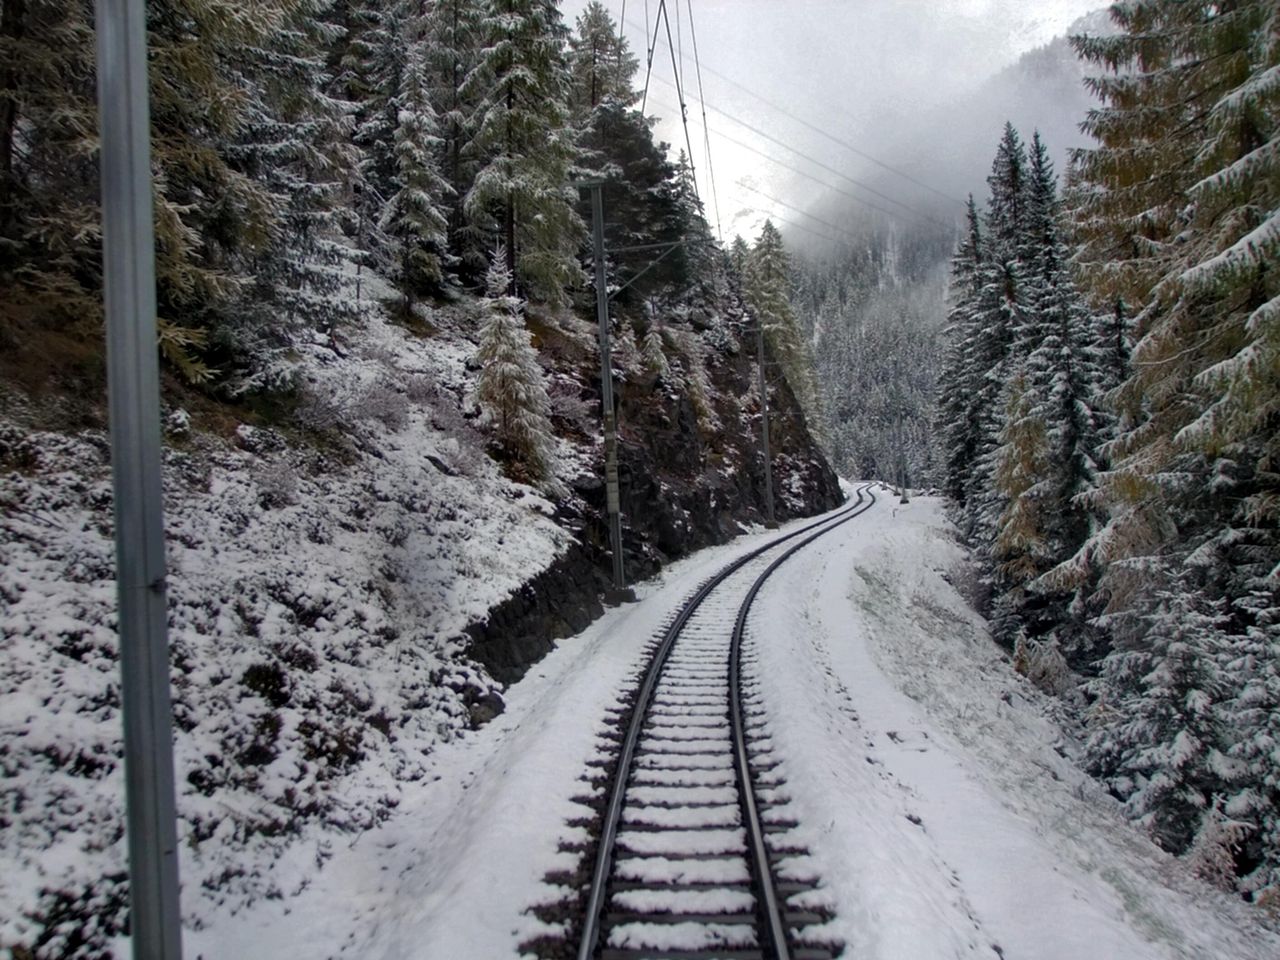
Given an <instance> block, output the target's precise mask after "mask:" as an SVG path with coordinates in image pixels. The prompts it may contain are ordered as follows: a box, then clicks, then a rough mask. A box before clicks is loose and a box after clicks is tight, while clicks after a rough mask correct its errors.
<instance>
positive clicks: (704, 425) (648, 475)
mask: <svg viewBox="0 0 1280 960" xmlns="http://www.w3.org/2000/svg"><path fill="white" fill-rule="evenodd" d="M725 307H726V308H725V310H724V312H723V313H718V314H714V315H712V316H710V317H707V316H703V317H700V318H685V319H678V320H676V319H673V320H669V321H668V322H667V325H666V326H665V327H663V329H662V334H661V336H662V339H663V342H664V345H665V346H666V347H668V348H669V351H670V353H671V357H670V360H669V362H670V363H671V366H672V370H671V371H670V373H662V374H660V373H658V372H655V371H654V370H653V369H652V368H651V367H646V365H645V364H644V362H643V358H640V357H638V356H633V355H631V352H630V351H629V350H628V343H629V342H630V339H631V336H634V331H630V332H629V331H628V323H629V321H627V320H625V319H623V320H621V321H617V322H615V329H616V331H617V332H616V334H615V335H619V334H620V336H619V341H620V342H619V349H618V350H616V351H615V364H614V377H615V384H616V386H615V391H616V402H617V408H618V429H619V453H618V460H619V475H620V480H621V498H622V515H623V550H624V566H625V570H626V575H627V579H628V581H629V582H635V581H637V580H642V579H645V578H647V577H650V576H652V575H654V574H655V573H657V572H658V571H659V570H660V569H661V567H662V566H663V565H664V564H666V563H668V562H669V561H671V560H674V559H678V558H680V557H683V556H686V555H687V554H689V553H690V552H692V551H694V550H697V549H699V548H701V547H705V546H709V545H712V544H718V543H724V542H725V541H727V540H728V539H730V538H731V537H733V536H735V535H736V534H738V533H740V532H742V530H743V529H745V527H746V526H747V525H750V524H758V523H763V522H764V519H765V516H766V508H765V502H764V497H765V482H764V465H763V460H762V458H761V452H760V418H761V405H760V397H759V391H758V388H757V375H758V367H757V365H756V357H755V351H754V339H753V337H754V330H753V328H751V326H750V320H749V318H748V317H747V316H746V315H745V314H744V313H743V312H742V311H741V310H740V309H739V308H738V307H737V305H736V304H734V303H732V302H729V303H727V304H726V305H725ZM655 322H658V323H661V322H662V321H660V320H659V321H655ZM540 333H541V337H540V340H541V345H542V347H543V350H544V353H545V354H549V355H551V356H554V357H556V358H558V363H559V366H558V368H557V371H556V377H557V380H558V388H557V392H558V393H559V395H561V396H563V395H564V392H565V390H566V389H569V390H570V391H573V392H574V396H576V398H577V399H578V400H579V401H580V402H581V403H582V404H584V405H585V406H586V408H587V410H588V411H589V412H588V413H587V414H586V415H585V416H584V417H582V418H581V419H580V421H579V426H580V427H584V428H585V431H586V433H585V436H584V437H583V439H584V440H586V441H587V445H588V447H589V451H590V452H589V454H588V456H587V458H586V460H585V462H584V464H583V465H584V469H583V471H582V472H581V473H580V474H579V475H578V476H577V477H576V478H575V479H574V481H573V483H572V489H571V495H570V497H568V498H567V499H566V501H565V502H563V503H562V504H561V506H560V510H559V514H558V517H559V519H560V520H561V521H562V522H563V523H564V524H566V525H567V526H568V527H569V528H570V529H571V530H573V531H574V540H573V543H572V544H571V545H570V546H569V547H568V549H567V550H565V551H564V552H563V553H562V554H561V555H560V556H559V558H558V559H557V560H556V561H555V563H553V564H552V565H551V566H550V567H549V568H548V569H546V570H545V571H543V572H541V573H540V574H538V575H537V576H536V577H534V578H533V579H532V580H530V581H529V582H528V583H526V584H525V585H524V586H523V587H522V588H521V589H520V590H518V591H517V592H516V593H514V594H513V595H512V596H511V597H509V598H508V599H507V600H505V601H504V602H502V603H500V604H499V605H498V606H496V607H495V608H494V609H493V610H491V611H490V613H489V615H488V617H487V618H485V619H484V620H483V621H480V622H477V623H474V624H472V625H471V626H470V627H469V629H468V633H469V634H470V636H471V639H472V642H471V645H470V647H469V648H468V652H469V654H470V655H471V656H472V657H474V658H475V659H476V660H477V661H478V662H479V663H481V664H482V665H483V666H484V667H485V668H486V669H487V670H488V671H489V673H490V674H491V675H492V676H493V677H494V678H495V679H498V680H501V681H503V682H511V681H514V680H516V679H518V678H519V677H520V676H522V675H523V674H524V671H525V670H526V669H528V667H529V666H530V665H531V664H532V663H534V662H536V661H537V660H538V659H539V658H541V657H542V656H544V655H545V654H546V653H547V652H548V651H549V650H550V649H551V647H552V645H553V643H554V641H555V639H557V638H559V637H563V636H569V635H572V634H573V633H576V632H578V631H580V630H582V629H583V628H584V627H585V626H586V625H587V624H588V623H590V622H591V620H592V619H594V618H595V617H596V616H599V614H600V613H601V612H602V610H603V608H602V606H601V603H600V597H601V595H602V593H603V592H604V591H605V590H606V589H607V587H608V586H609V584H610V582H611V581H610V569H611V567H610V563H611V560H610V553H609V535H608V527H607V524H606V517H605V513H604V511H605V491H604V481H603V473H604V471H603V453H602V450H603V448H602V445H601V444H600V443H599V440H598V437H597V436H596V435H595V434H596V433H597V432H598V427H592V426H590V425H589V421H590V420H591V419H594V420H595V421H597V422H598V420H599V404H600V392H599V384H598V378H599V371H598V367H597V366H596V364H597V363H598V359H597V358H598V353H597V351H596V350H595V349H594V345H593V344H592V343H591V342H590V340H589V339H588V335H589V334H590V330H589V329H588V328H587V327H585V326H584V327H580V328H578V329H577V331H576V333H577V334H578V336H576V337H566V336H565V335H564V332H563V330H552V329H548V328H547V327H546V326H543V327H541V328H540ZM695 364H697V366H698V367H700V368H701V369H702V370H704V371H705V379H702V380H701V382H700V383H693V381H694V378H695V377H697V376H698V371H697V370H695V369H693V368H694V365H695ZM771 368H772V369H771ZM775 369H776V368H773V365H772V363H771V362H770V360H769V359H768V358H767V359H766V370H769V371H770V372H769V377H768V379H769V381H770V382H769V407H770V431H769V432H770V445H771V451H772V454H773V457H772V460H773V487H774V498H775V514H776V516H777V519H778V520H780V521H784V520H788V519H792V518H794V517H802V516H810V515H813V514H816V513H821V512H823V511H825V510H830V509H833V508H834V507H836V506H838V505H839V503H840V502H841V500H842V494H841V492H840V486H839V481H838V479H837V478H836V475H835V473H834V472H833V471H832V469H831V467H830V466H829V465H828V463H827V461H826V459H825V457H824V455H823V453H822V451H821V450H820V449H819V447H818V445H817V443H816V442H815V441H814V439H813V437H812V436H811V434H810V433H809V430H808V426H807V424H806V423H805V420H804V415H803V413H802V411H801V409H800V406H799V404H798V403H797V402H796V399H795V397H794V395H793V394H792V392H791V390H790V388H789V387H788V386H787V383H786V381H785V380H783V379H782V378H781V376H780V375H778V374H777V373H776V372H774V370H775ZM691 384H693V385H692V388H691ZM580 412H581V411H580ZM562 419H563V418H562ZM560 425H561V427H562V428H566V431H567V432H570V433H572V425H570V424H568V423H564V422H562V423H561V424H560Z"/></svg>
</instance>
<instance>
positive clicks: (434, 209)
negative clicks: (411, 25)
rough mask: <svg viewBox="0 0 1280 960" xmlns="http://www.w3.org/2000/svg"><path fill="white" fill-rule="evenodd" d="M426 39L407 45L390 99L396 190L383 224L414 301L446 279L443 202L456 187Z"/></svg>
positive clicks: (397, 274)
mask: <svg viewBox="0 0 1280 960" xmlns="http://www.w3.org/2000/svg"><path fill="white" fill-rule="evenodd" d="M426 66H427V65H426V43H425V42H424V41H414V42H412V43H411V44H410V45H409V47H408V51H407V59H406V62H405V66H404V71H403V73H402V75H401V78H400V91H399V94H398V95H397V97H396V98H395V99H394V100H393V101H392V107H393V109H394V111H395V113H396V131H395V148H394V153H395V160H396V170H395V175H394V178H393V180H392V185H393V186H394V187H395V188H396V190H395V192H394V193H393V194H392V195H391V196H390V197H389V198H388V201H387V205H386V207H385V209H384V211H383V214H382V218H381V220H380V221H379V224H378V226H379V229H381V230H382V232H383V233H384V234H386V235H387V237H388V238H390V240H391V243H392V252H393V263H394V271H393V274H392V275H393V277H394V278H395V279H396V280H397V281H398V283H399V286H400V288H401V290H402V291H403V292H404V295H405V297H406V300H407V302H408V304H409V305H410V307H412V304H413V300H414V298H415V296H416V295H418V294H421V293H423V292H426V291H427V290H429V289H431V288H432V287H434V286H438V285H439V284H440V283H441V281H442V280H443V279H444V270H443V267H444V261H445V259H446V258H447V246H448V219H447V214H446V212H445V207H444V203H445V201H446V200H447V199H448V197H449V196H450V195H451V194H452V193H453V188H452V187H450V186H449V184H448V182H447V181H446V180H445V179H444V177H443V176H442V175H441V173H440V170H439V159H438V149H439V147H440V144H441V143H442V141H441V139H440V137H438V136H437V135H436V132H437V128H438V122H437V118H436V113H435V110H434V109H433V108H432V105H431V103H430V101H429V100H428V90H427V70H426Z"/></svg>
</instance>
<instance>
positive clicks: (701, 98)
mask: <svg viewBox="0 0 1280 960" xmlns="http://www.w3.org/2000/svg"><path fill="white" fill-rule="evenodd" d="M678 2H679V0H677V3H678ZM686 2H687V3H688V6H689V37H690V39H692V41H693V66H694V71H695V74H696V75H697V78H698V103H699V105H700V106H701V107H702V139H703V144H704V146H705V148H706V157H707V179H708V180H710V181H711V200H712V203H713V204H715V213H716V236H717V237H719V238H720V242H721V243H723V242H724V231H723V230H722V229H721V226H720V195H719V193H718V192H717V191H716V172H715V168H714V167H713V166H712V165H711V130H710V129H709V128H708V127H707V97H706V94H705V93H704V92H703V90H702V60H701V58H700V57H699V56H698V31H697V28H696V27H694V24H693V0H686ZM623 5H624V7H625V5H626V0H623ZM623 13H624V14H625V13H626V10H625V9H624V10H623ZM619 29H621V27H619Z"/></svg>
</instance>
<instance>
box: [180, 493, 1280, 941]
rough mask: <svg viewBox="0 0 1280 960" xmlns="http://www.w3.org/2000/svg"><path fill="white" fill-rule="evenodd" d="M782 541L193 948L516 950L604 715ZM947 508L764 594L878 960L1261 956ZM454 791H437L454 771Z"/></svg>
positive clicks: (808, 568)
mask: <svg viewBox="0 0 1280 960" xmlns="http://www.w3.org/2000/svg"><path fill="white" fill-rule="evenodd" d="M763 536H767V535H764V534H758V535H755V536H753V537H748V538H744V539H743V541H741V542H739V543H735V544H733V545H730V546H727V547H721V548H714V549H710V550H706V551H703V552H701V553H699V554H697V555H696V556H694V557H691V558H689V559H687V560H685V561H681V562H680V563H679V564H676V565H675V566H673V567H672V568H669V569H668V571H667V572H666V573H664V574H663V576H662V577H661V578H660V579H658V580H656V581H654V582H652V583H650V584H647V585H644V586H642V588H641V591H640V593H641V598H642V599H641V602H640V603H639V604H636V605H631V606H627V607H625V608H622V609H619V610H615V611H612V612H611V613H609V614H607V615H606V616H605V618H603V619H602V620H600V621H599V622H598V623H597V624H595V625H594V626H592V627H591V628H590V629H589V630H587V631H586V632H585V633H583V634H582V635H580V636H578V637H574V638H571V639H569V640H566V641H565V642H564V643H562V644H561V645H560V647H559V648H558V649H557V650H556V651H555V652H554V653H552V654H551V655H550V656H549V657H547V658H546V659H545V660H544V661H543V662H542V663H541V664H539V666H538V667H537V668H535V670H534V671H533V672H532V673H531V674H530V675H529V676H527V677H526V678H525V679H524V680H522V681H521V682H520V683H518V684H516V685H514V686H513V687H512V688H511V689H510V690H509V691H508V710H507V712H506V713H505V714H504V715H503V716H502V717H501V718H499V720H497V721H496V722H495V723H493V724H491V725H489V726H488V727H487V728H485V729H484V730H482V731H480V732H479V733H478V734H477V735H476V736H474V737H469V738H467V739H465V740H460V741H456V742H453V743H450V744H447V745H443V746H442V747H441V748H440V749H439V750H438V751H437V752H436V753H435V755H434V757H433V759H432V763H433V768H432V769H433V771H434V772H433V774H432V775H431V777H429V778H428V779H426V780H424V781H423V782H421V783H420V784H417V785H415V786H414V787H413V788H412V789H411V791H410V793H411V796H408V797H407V798H406V802H405V803H404V805H403V806H402V808H401V809H400V810H398V811H396V812H395V813H394V814H393V815H392V816H391V817H390V818H389V819H388V821H387V822H386V823H384V824H383V825H381V826H379V827H376V828H374V829H372V830H370V831H369V832H368V833H366V834H364V835H363V836H361V837H360V839H359V840H358V841H357V842H355V843H352V844H349V845H344V846H343V848H342V849H338V850H335V851H334V858H333V860H332V861H331V862H330V863H329V865H328V866H327V868H326V870H324V871H323V872H321V873H320V874H319V875H318V876H317V877H316V878H315V883H314V885H312V886H311V887H310V888H309V889H307V890H305V891H303V892H302V893H301V894H300V895H298V896H297V897H293V898H290V899H289V900H287V901H283V902H281V901H263V902H260V903H258V904H256V905H255V906H254V907H253V908H252V909H250V910H248V911H246V912H244V913H242V914H241V915H240V916H239V917H237V918H235V919H234V920H231V919H230V918H227V919H225V920H219V921H217V922H215V923H213V924H211V925H210V926H209V927H208V928H207V929H205V930H203V931H199V932H196V933H194V934H193V935H192V936H191V938H190V942H191V945H192V947H193V948H194V950H196V951H198V952H199V953H200V954H201V955H202V956H204V957H205V958H206V960H218V958H223V957H226V958H233V957H240V956H245V955H250V954H252V955H271V956H277V955H278V956H331V955H332V956H351V957H360V958H365V960H410V958H412V960H452V958H456V957H459V956H473V957H484V958H500V957H512V956H515V955H517V954H518V953H519V949H520V944H521V943H523V942H526V941H527V940H528V939H529V938H531V937H534V936H538V935H541V934H547V933H554V932H555V931H557V930H558V929H560V928H559V927H558V925H557V924H554V923H544V922H543V921H540V920H538V919H537V918H536V917H535V916H534V915H533V914H532V913H531V912H530V908H531V907H533V906H535V905H537V904H543V903H548V902H551V901H554V900H556V899H557V898H558V897H559V895H560V893H561V892H562V891H561V888H559V887H557V886H555V885H553V884H549V883H547V882H546V881H545V877H546V876H547V874H549V873H554V872H555V871H565V870H572V869H573V868H574V866H575V864H576V855H575V854H574V853H572V852H571V850H570V851H566V850H565V849H562V844H564V843H568V844H572V843H574V842H576V841H581V840H582V838H583V832H582V830H581V828H578V827H571V826H568V825H567V822H568V821H569V820H572V819H573V818H575V817H578V816H580V815H581V810H582V808H581V807H579V806H577V805H576V804H575V803H574V802H573V797H574V795H575V794H576V793H579V792H581V789H582V787H581V784H580V781H579V779H578V778H579V776H580V775H581V773H582V771H583V769H584V764H585V762H586V761H587V760H589V759H590V758H591V757H593V756H594V755H595V753H596V751H597V750H598V748H599V744H598V742H597V739H596V737H597V735H598V734H599V733H601V732H603V731H604V730H606V729H607V727H608V721H607V716H606V710H607V708H608V707H609V706H611V705H612V704H613V702H614V701H615V698H616V697H617V695H618V693H619V692H620V691H621V690H623V689H624V688H625V687H626V686H627V684H628V683H629V682H630V681H631V679H632V678H633V677H634V675H635V674H636V671H637V670H638V669H639V666H640V664H641V663H642V662H643V659H644V649H645V647H646V645H647V643H648V641H649V640H650V639H651V637H652V636H653V635H654V633H655V632H656V631H657V630H658V629H659V628H660V627H661V626H662V624H663V620H664V617H665V616H666V615H667V613H668V612H669V611H670V610H671V609H672V608H673V607H674V606H676V605H677V604H678V602H679V601H680V600H681V599H683V598H684V597H685V596H686V595H687V594H688V593H689V592H690V590H691V588H692V587H693V585H694V584H696V583H698V582H699V581H700V580H701V579H702V578H704V577H705V576H706V575H707V574H708V573H710V572H711V571H712V570H714V569H716V568H718V567H719V566H720V565H721V564H722V563H724V562H726V561H728V560H729V559H731V558H732V557H733V556H735V555H737V554H739V553H741V552H742V551H745V550H746V549H748V548H749V547H750V546H751V545H752V544H754V543H756V542H758V541H759V539H760V538H761V537H763ZM964 569H965V568H964V557H963V554H962V551H961V550H960V548H959V547H958V546H957V545H956V542H955V540H954V537H953V535H952V532H951V529H950V527H949V525H948V523H947V522H946V521H945V520H944V518H943V516H942V513H941V505H940V503H939V502H938V501H936V500H930V499H921V500H916V501H914V502H913V503H912V504H910V505H909V506H905V507H903V506H900V505H898V504H896V503H895V502H892V501H886V500H882V502H881V505H879V506H877V507H876V508H875V509H873V510H872V511H871V512H870V513H869V514H867V515H866V516H865V517H863V518H862V519H861V520H859V521H855V522H854V523H851V524H849V525H848V526H846V527H844V528H841V530H840V531H839V532H838V533H836V534H834V535H832V536H831V537H830V538H829V539H827V540H823V541H819V542H818V543H817V544H815V545H814V546H813V547H811V548H809V549H807V550H806V551H803V552H802V553H801V554H800V555H798V556H797V557H796V558H795V560H794V561H792V562H791V563H789V564H788V565H787V566H785V567H784V568H783V571H782V574H781V576H780V579H778V580H776V581H775V582H773V583H772V584H771V585H770V586H769V587H767V588H766V590H765V591H764V592H763V593H762V594H761V597H760V599H759V600H758V601H757V610H756V613H755V614H754V615H753V622H752V625H751V629H752V631H753V633H754V634H755V635H756V637H757V638H758V641H759V644H760V649H761V656H762V666H763V669H762V671H761V674H762V676H763V677H764V678H765V685H764V688H763V692H764V695H765V696H766V698H767V702H768V704H769V707H770V713H771V715H772V717H773V720H772V722H771V726H772V733H773V737H774V740H775V744H776V746H777V749H778V752H779V754H780V755H782V756H784V757H786V758H787V759H786V760H785V773H786V777H787V779H788V782H789V790H790V793H791V794H792V797H793V805H794V812H795V813H797V814H798V816H799V819H800V821H801V831H802V833H803V837H802V838H801V839H803V840H804V841H806V842H807V844H808V846H809V848H810V849H811V850H813V851H814V855H815V858H816V859H817V861H818V863H819V865H820V868H821V871H822V874H823V876H824V877H825V879H826V882H827V884H828V890H829V893H830V896H831V901H832V903H833V904H834V906H835V908H836V912H837V917H836V919H835V920H834V921H832V926H833V929H834V932H836V933H837V934H838V935H839V936H841V937H842V938H844V939H845V941H846V942H847V943H848V945H849V949H848V955H849V956H851V957H858V958H883V960H902V958H920V960H933V958H943V957H947V958H950V957H989V958H997V957H1001V956H1003V957H1008V958H1015V957H1022V958H1036V960H1059V958H1060V960H1080V958H1082V957H1088V958H1099V960H1111V958H1115V960H1122V958H1123V960H1147V958H1151V960H1154V958H1160V960H1166V958H1181V960H1192V958H1195V960H1206V958H1215V960H1216V958H1222V960H1228V958H1232V960H1264V958H1269V957H1274V956H1276V955H1277V952H1280V936H1277V935H1276V934H1275V933H1272V932H1268V931H1267V930H1266V929H1264V927H1263V926H1262V924H1261V922H1260V919H1261V918H1260V917H1259V915H1258V914H1257V913H1256V912H1251V910H1250V909H1249V908H1248V907H1246V906H1245V905H1244V904H1242V903H1240V902H1238V901H1236V900H1234V899H1233V898H1231V897H1228V896H1227V895H1225V894H1220V893H1218V892H1217V891H1215V890H1213V889H1211V888H1209V887H1208V886H1206V885H1204V884H1203V883H1201V882H1200V881H1199V880H1197V879H1195V878H1194V877H1193V876H1192V875H1191V872H1190V871H1189V870H1188V869H1187V867H1186V865H1185V864H1183V863H1180V862H1179V861H1177V860H1175V859H1173V858H1171V857H1169V856H1168V855H1167V854H1165V853H1163V852H1161V851H1160V850H1159V849H1158V848H1156V847H1155V846H1154V845H1153V844H1151V843H1149V842H1147V840H1146V839H1145V838H1143V837H1141V836H1140V835H1138V834H1137V833H1136V832H1135V831H1134V829H1133V828H1132V827H1131V826H1130V825H1128V824H1127V823H1126V822H1124V820H1123V819H1122V818H1121V817H1120V816H1119V814H1118V812H1117V811H1116V810H1115V809H1114V806H1113V804H1112V803H1111V801H1109V800H1108V798H1106V797H1105V795H1103V794H1102V793H1101V791H1100V790H1099V789H1098V788H1097V786H1096V785H1095V784H1093V782H1092V781H1090V780H1089V778H1088V777H1086V776H1085V775H1084V774H1082V773H1081V772H1080V771H1079V770H1078V769H1076V767H1075V766H1074V765H1073V763H1072V761H1071V754H1072V752H1073V750H1074V741H1073V738H1072V732H1071V726H1072V725H1071V722H1070V718H1069V717H1062V716H1056V715H1055V714H1054V711H1055V709H1057V708H1056V707H1055V704H1054V701H1051V700H1049V699H1048V698H1045V697H1043V696H1042V695H1040V694H1039V693H1038V692H1037V691H1036V690H1035V689H1034V688H1033V687H1031V686H1030V685H1029V684H1028V683H1027V682H1026V681H1025V680H1023V679H1022V678H1021V677H1019V676H1018V675H1016V674H1015V673H1014V672H1013V670H1012V668H1011V666H1010V665H1009V663H1008V662H1007V661H1006V660H1005V658H1004V657H1003V656H1002V654H1001V652H1000V651H999V649H998V648H997V647H996V646H995V645H994V644H993V643H992V642H991V641H990V639H989V637H988V635H987V634H986V631H985V626H984V624H983V623H982V622H981V620H980V619H979V618H977V617H975V616H974V615H973V614H972V613H971V612H970V611H969V610H968V608H967V606H966V604H965V602H964V600H963V599H962V598H961V596H960V595H959V593H958V592H957V590H956V589H955V588H954V587H953V586H952V584H951V583H950V582H949V581H950V580H952V579H957V578H959V577H962V576H963V575H964ZM437 777H438V779H437Z"/></svg>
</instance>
